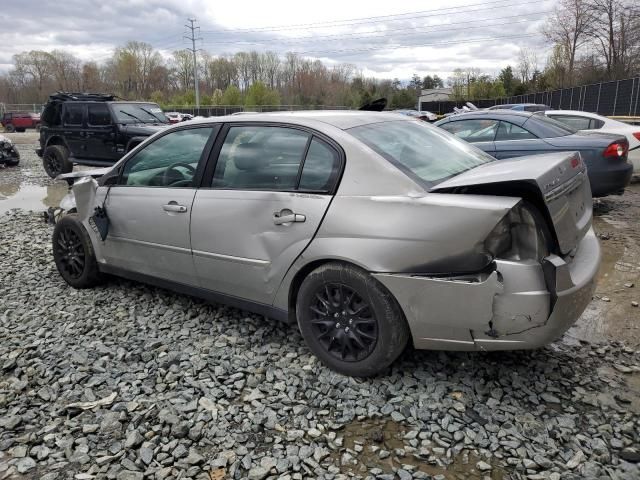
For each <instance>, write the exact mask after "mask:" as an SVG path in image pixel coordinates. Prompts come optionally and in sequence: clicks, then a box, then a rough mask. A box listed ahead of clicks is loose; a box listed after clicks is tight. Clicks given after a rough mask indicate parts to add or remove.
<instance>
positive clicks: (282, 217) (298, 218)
mask: <svg viewBox="0 0 640 480" xmlns="http://www.w3.org/2000/svg"><path fill="white" fill-rule="evenodd" d="M306 220H307V217H306V215H302V214H301V213H293V212H292V211H291V210H288V209H285V210H281V211H279V212H274V214H273V223H275V224H276V225H283V224H285V223H294V222H300V223H301V222H304V221H306Z"/></svg>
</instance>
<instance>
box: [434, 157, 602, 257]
mask: <svg viewBox="0 0 640 480" xmlns="http://www.w3.org/2000/svg"><path fill="white" fill-rule="evenodd" d="M523 183H525V184H527V186H533V187H534V188H536V189H537V190H538V191H539V192H540V197H541V198H542V200H543V201H544V205H545V207H546V209H547V212H546V213H548V218H549V219H550V221H551V223H552V224H553V225H550V227H551V226H552V227H553V229H554V230H555V234H556V238H557V240H558V246H559V248H560V251H561V253H563V254H568V253H570V252H571V251H572V250H573V249H574V248H575V247H576V246H577V245H578V243H579V242H580V240H581V239H582V237H584V235H585V234H586V233H587V231H588V230H589V228H590V227H591V213H592V212H591V209H592V206H593V203H592V198H591V187H590V185H589V179H588V177H587V171H586V168H585V165H584V163H583V162H582V160H581V158H580V154H578V153H577V152H558V153H549V154H544V155H531V156H525V157H518V158H514V159H510V160H499V161H495V162H491V163H486V164H484V165H480V166H478V167H476V168H473V169H471V170H467V171H466V172H463V173H461V174H460V175H457V176H455V177H453V178H450V179H448V180H445V181H444V182H442V183H439V184H438V185H436V186H434V187H433V188H431V190H430V191H431V192H442V193H467V192H468V193H473V190H474V187H475V188H478V187H481V188H482V192H483V193H485V194H488V195H491V194H492V188H495V191H496V193H495V195H501V193H500V192H501V191H504V188H503V187H504V186H507V187H509V186H511V187H515V188H516V190H515V193H514V188H509V189H508V190H507V191H508V192H509V195H517V191H518V190H517V188H518V186H519V185H520V186H521V185H522V184H523ZM542 213H543V214H544V213H545V212H542ZM545 216H546V215H545Z"/></svg>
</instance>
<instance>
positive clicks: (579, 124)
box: [551, 115, 592, 130]
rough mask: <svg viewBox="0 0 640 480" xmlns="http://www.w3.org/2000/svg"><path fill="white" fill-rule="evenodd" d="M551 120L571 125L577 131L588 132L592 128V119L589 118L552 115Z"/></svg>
mask: <svg viewBox="0 0 640 480" xmlns="http://www.w3.org/2000/svg"><path fill="white" fill-rule="evenodd" d="M551 118H553V119H554V120H558V121H559V122H562V123H564V124H565V125H569V126H570V127H571V128H575V129H576V130H588V129H590V128H592V127H591V119H590V118H587V117H578V116H576V115H552V116H551Z"/></svg>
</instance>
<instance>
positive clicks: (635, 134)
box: [544, 110, 640, 175]
mask: <svg viewBox="0 0 640 480" xmlns="http://www.w3.org/2000/svg"><path fill="white" fill-rule="evenodd" d="M544 113H545V115H546V116H547V117H549V118H553V119H554V120H558V121H559V122H562V123H564V124H565V125H569V126H570V127H573V128H575V129H576V130H582V131H585V132H600V133H616V134H619V135H624V136H625V137H627V140H628V141H629V157H628V158H629V162H630V163H632V164H633V173H634V175H640V126H638V125H631V124H628V123H623V122H619V121H617V120H612V119H610V118H607V117H603V116H602V115H598V114H596V113H589V112H581V111H578V110H547V111H546V112H544Z"/></svg>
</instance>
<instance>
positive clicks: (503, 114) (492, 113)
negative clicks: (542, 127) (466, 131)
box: [447, 109, 536, 122]
mask: <svg viewBox="0 0 640 480" xmlns="http://www.w3.org/2000/svg"><path fill="white" fill-rule="evenodd" d="M535 114H536V112H523V111H520V110H500V109H496V110H477V111H475V112H465V113H458V114H456V115H451V116H450V117H447V120H450V121H456V120H462V119H468V118H475V117H483V118H484V117H486V118H490V117H497V118H498V119H500V118H507V117H521V118H522V121H523V122H524V121H525V120H526V119H527V118H529V117H531V116H532V115H535Z"/></svg>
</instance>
